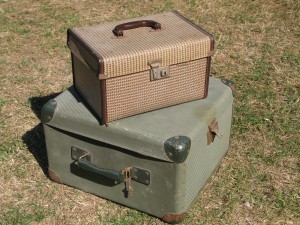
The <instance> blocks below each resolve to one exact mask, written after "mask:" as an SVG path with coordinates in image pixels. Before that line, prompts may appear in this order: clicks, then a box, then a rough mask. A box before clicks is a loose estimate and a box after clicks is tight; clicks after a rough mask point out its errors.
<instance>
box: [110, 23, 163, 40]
mask: <svg viewBox="0 0 300 225" xmlns="http://www.w3.org/2000/svg"><path fill="white" fill-rule="evenodd" d="M139 27H151V28H152V29H154V30H157V29H161V25H160V23H158V22H155V21H153V20H138V21H132V22H128V23H122V24H119V25H117V26H115V28H114V29H113V31H112V32H113V33H114V35H116V36H117V37H119V36H123V31H124V30H130V29H135V28H139Z"/></svg>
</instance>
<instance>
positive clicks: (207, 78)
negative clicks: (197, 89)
mask: <svg viewBox="0 0 300 225" xmlns="http://www.w3.org/2000/svg"><path fill="white" fill-rule="evenodd" d="M210 67H211V57H207V63H206V74H205V90H204V96H203V98H206V97H207V95H208V85H209V74H210Z"/></svg>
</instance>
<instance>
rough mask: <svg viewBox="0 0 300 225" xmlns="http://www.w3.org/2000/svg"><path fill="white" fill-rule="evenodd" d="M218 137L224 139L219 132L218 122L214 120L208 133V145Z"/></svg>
mask: <svg viewBox="0 0 300 225" xmlns="http://www.w3.org/2000/svg"><path fill="white" fill-rule="evenodd" d="M216 136H218V137H219V138H220V139H222V138H223V136H222V134H221V133H220V131H219V127H218V121H217V120H216V119H213V121H212V122H211V124H210V125H209V126H208V133H207V144H208V145H209V144H210V143H212V142H213V141H214V140H215V137H216Z"/></svg>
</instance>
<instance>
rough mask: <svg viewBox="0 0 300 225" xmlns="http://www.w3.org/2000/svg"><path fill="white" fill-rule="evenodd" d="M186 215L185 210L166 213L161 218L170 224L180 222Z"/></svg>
mask: <svg viewBox="0 0 300 225" xmlns="http://www.w3.org/2000/svg"><path fill="white" fill-rule="evenodd" d="M186 216H187V212H184V213H181V214H171V213H170V214H166V215H164V217H163V218H162V220H163V221H165V222H167V223H171V224H175V223H180V222H181V221H182V220H183V219H184V218H185V217H186Z"/></svg>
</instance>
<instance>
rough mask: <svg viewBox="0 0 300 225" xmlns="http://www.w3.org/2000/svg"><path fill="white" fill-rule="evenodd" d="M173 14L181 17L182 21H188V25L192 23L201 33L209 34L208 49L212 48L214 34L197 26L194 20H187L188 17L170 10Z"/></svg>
mask: <svg viewBox="0 0 300 225" xmlns="http://www.w3.org/2000/svg"><path fill="white" fill-rule="evenodd" d="M172 12H173V13H174V14H175V15H177V16H179V17H180V18H181V19H183V20H184V21H186V22H187V23H189V24H190V25H192V26H193V27H195V28H196V29H197V30H199V31H201V32H202V33H204V34H206V35H207V36H209V38H210V41H211V42H210V50H211V51H213V50H214V45H215V39H214V36H213V35H212V34H210V33H208V32H207V31H206V30H203V29H202V28H201V27H199V26H198V25H197V24H195V23H194V22H192V21H191V20H189V19H188V18H186V17H184V16H183V15H181V14H180V13H179V12H178V11H176V10H173V11H172Z"/></svg>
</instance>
